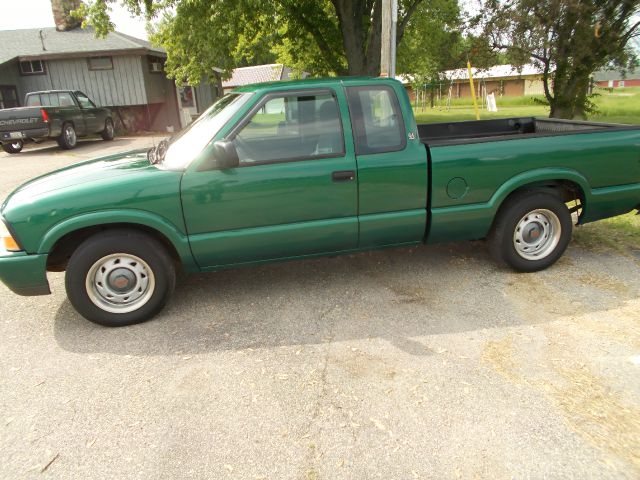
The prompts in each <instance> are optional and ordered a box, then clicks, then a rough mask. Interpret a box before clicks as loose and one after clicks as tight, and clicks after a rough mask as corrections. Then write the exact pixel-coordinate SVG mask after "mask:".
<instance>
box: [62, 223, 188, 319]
mask: <svg viewBox="0 0 640 480" xmlns="http://www.w3.org/2000/svg"><path fill="white" fill-rule="evenodd" d="M134 277H135V278H134ZM145 278H146V283H145ZM118 282H119V283H120V285H118V284H117V283H118ZM122 282H125V284H123V283H122ZM175 282H176V274H175V267H174V263H173V261H172V259H171V258H170V256H169V255H168V253H167V251H166V249H165V248H164V247H163V246H162V244H161V243H160V242H158V241H157V240H155V239H154V238H152V237H150V236H149V235H146V234H144V233H141V232H137V231H135V230H113V231H107V232H104V233H99V234H96V235H94V236H92V237H90V238H88V239H87V240H85V241H84V242H83V243H82V244H81V245H80V246H79V247H78V248H77V249H76V251H75V252H74V253H73V255H72V256H71V259H70V260H69V264H68V266H67V272H66V276H65V287H66V290H67V296H68V297H69V300H70V301H71V304H72V305H73V306H74V308H75V309H76V310H77V311H78V313H80V315H82V316H83V317H85V318H86V319H87V320H90V321H92V322H94V323H97V324H100V325H104V326H107V327H122V326H125V325H133V324H135V323H140V322H144V321H146V320H149V319H150V318H152V317H153V316H155V315H156V314H157V313H158V312H160V310H162V308H163V307H164V305H165V304H166V302H167V300H168V299H169V298H170V296H171V294H172V293H173V289H174V287H175ZM105 285H106V286H105ZM118 287H119V288H120V290H117V289H118ZM143 289H144V290H143ZM109 294H112V295H111V298H107V297H109ZM127 295H129V299H127V297H126V296H127ZM118 297H121V298H118ZM133 297H136V299H133ZM119 302H121V303H119ZM127 302H129V303H127Z"/></svg>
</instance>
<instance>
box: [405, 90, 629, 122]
mask: <svg viewBox="0 0 640 480" xmlns="http://www.w3.org/2000/svg"><path fill="white" fill-rule="evenodd" d="M596 93H597V94H598V96H597V97H596V98H595V103H596V105H597V107H598V110H599V111H598V113H597V114H595V115H593V116H592V117H591V118H589V120H594V121H598V122H609V123H631V124H635V125H640V87H633V88H618V89H616V90H614V91H613V92H609V91H608V90H606V89H597V91H596ZM536 98H537V99H542V97H541V96H528V97H504V98H498V99H497V101H496V103H497V104H498V111H497V112H487V111H486V110H480V118H481V119H487V118H506V117H547V116H548V115H549V108H548V107H545V106H544V105H540V104H538V103H536ZM451 103H452V105H451V109H450V110H446V109H445V108H444V107H442V106H437V105H436V107H435V108H428V107H427V108H425V109H424V110H422V109H420V108H417V109H415V114H416V119H417V120H418V123H437V122H450V121H459V120H475V118H476V116H475V112H474V110H473V104H472V103H471V99H470V98H458V99H453V100H452V102H451Z"/></svg>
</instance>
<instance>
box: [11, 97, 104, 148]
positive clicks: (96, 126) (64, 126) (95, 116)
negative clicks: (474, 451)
mask: <svg viewBox="0 0 640 480" xmlns="http://www.w3.org/2000/svg"><path fill="white" fill-rule="evenodd" d="M24 103H25V105H26V106H25V107H18V108H5V109H2V110H0V144H1V145H2V149H3V150H4V151H5V152H7V153H19V152H20V151H21V150H22V147H23V146H24V141H25V140H27V139H31V140H34V141H40V140H44V139H47V138H50V139H53V140H56V141H57V142H58V145H60V146H61V147H62V148H64V149H67V150H68V149H71V148H74V147H75V146H76V144H77V141H78V137H83V136H86V135H92V134H94V133H98V134H100V135H101V136H102V138H103V139H104V140H113V136H114V128H113V118H112V116H111V112H110V111H109V110H108V109H106V108H99V107H96V106H95V104H94V103H93V102H92V101H91V100H90V99H89V97H87V96H86V95H85V94H84V93H82V92H78V91H72V90H47V91H43V92H31V93H27V95H26V97H25V101H24Z"/></svg>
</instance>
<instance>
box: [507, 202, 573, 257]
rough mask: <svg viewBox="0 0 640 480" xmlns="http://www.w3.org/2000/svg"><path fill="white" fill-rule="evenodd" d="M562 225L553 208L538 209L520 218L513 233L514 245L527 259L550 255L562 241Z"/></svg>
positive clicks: (519, 253)
mask: <svg viewBox="0 0 640 480" xmlns="http://www.w3.org/2000/svg"><path fill="white" fill-rule="evenodd" d="M561 234H562V226H561V225H560V219H559V218H558V216H557V215H556V214H555V213H553V212H552V211H551V210H546V209H538V210H533V211H532V212H529V213H527V214H526V215H525V216H524V217H522V218H521V219H520V221H519V222H518V224H517V225H516V229H515V232H514V233H513V246H514V247H515V249H516V252H517V253H518V255H520V256H521V257H522V258H524V259H526V260H541V259H543V258H545V257H547V256H549V255H550V254H551V253H552V252H553V251H554V250H555V248H556V247H557V246H558V243H559V242H560V237H561Z"/></svg>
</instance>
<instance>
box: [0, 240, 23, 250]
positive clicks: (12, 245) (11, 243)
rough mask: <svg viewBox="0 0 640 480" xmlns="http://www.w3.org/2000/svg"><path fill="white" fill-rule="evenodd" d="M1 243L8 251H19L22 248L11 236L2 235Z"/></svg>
mask: <svg viewBox="0 0 640 480" xmlns="http://www.w3.org/2000/svg"><path fill="white" fill-rule="evenodd" d="M2 244H3V245H2V246H3V247H4V249H5V250H7V251H8V252H19V251H20V250H22V249H21V248H20V245H18V242H16V241H15V240H14V238H13V237H2Z"/></svg>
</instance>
